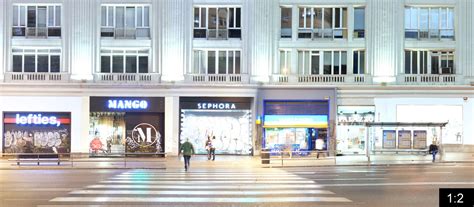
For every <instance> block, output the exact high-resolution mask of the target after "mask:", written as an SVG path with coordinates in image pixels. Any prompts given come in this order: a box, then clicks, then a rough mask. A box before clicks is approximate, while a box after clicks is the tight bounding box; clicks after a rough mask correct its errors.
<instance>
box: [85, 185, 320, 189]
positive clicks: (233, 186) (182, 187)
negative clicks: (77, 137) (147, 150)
mask: <svg viewBox="0 0 474 207" xmlns="http://www.w3.org/2000/svg"><path fill="white" fill-rule="evenodd" d="M87 188H91V189H97V188H100V189H186V190H187V189H195V190H197V189H200V190H226V189H228V190H236V189H240V190H249V189H252V190H256V189H265V190H269V189H287V188H299V189H312V188H321V185H308V184H306V185H263V184H258V185H89V186H87Z"/></svg>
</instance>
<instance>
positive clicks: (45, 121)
mask: <svg viewBox="0 0 474 207" xmlns="http://www.w3.org/2000/svg"><path fill="white" fill-rule="evenodd" d="M15 120H16V124H37V125H53V126H54V125H56V126H60V125H61V121H59V120H58V118H57V117H56V116H43V115H41V114H28V115H26V116H21V115H20V114H16V119H15Z"/></svg>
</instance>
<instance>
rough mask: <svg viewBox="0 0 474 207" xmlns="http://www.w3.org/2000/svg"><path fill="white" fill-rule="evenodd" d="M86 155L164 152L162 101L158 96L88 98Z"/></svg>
mask: <svg viewBox="0 0 474 207" xmlns="http://www.w3.org/2000/svg"><path fill="white" fill-rule="evenodd" d="M89 123H90V127H89V140H90V141H89V153H90V155H91V156H123V155H124V153H142V154H149V153H162V152H164V151H163V149H164V142H163V138H162V135H163V134H164V99H163V98H158V97H91V98H90V121H89Z"/></svg>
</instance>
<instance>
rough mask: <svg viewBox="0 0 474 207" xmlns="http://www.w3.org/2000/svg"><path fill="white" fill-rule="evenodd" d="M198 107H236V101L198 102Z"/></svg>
mask: <svg viewBox="0 0 474 207" xmlns="http://www.w3.org/2000/svg"><path fill="white" fill-rule="evenodd" d="M197 106H198V109H236V108H237V107H235V104H234V103H198V104H197Z"/></svg>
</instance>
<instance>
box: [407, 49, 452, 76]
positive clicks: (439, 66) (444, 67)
mask: <svg viewBox="0 0 474 207" xmlns="http://www.w3.org/2000/svg"><path fill="white" fill-rule="evenodd" d="M405 74H455V71H454V52H452V51H426V50H420V51H417V50H405Z"/></svg>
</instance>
